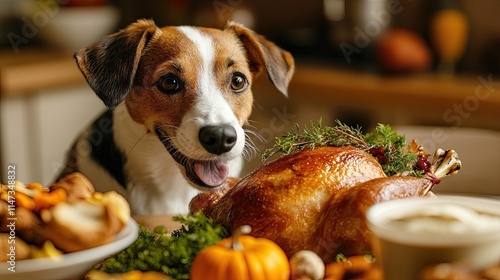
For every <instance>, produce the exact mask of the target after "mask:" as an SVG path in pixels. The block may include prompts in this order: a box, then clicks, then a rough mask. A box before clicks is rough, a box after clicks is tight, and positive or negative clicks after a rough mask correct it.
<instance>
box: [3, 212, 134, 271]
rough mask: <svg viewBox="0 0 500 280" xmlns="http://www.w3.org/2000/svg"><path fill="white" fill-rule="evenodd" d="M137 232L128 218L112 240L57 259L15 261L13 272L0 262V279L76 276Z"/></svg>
mask: <svg viewBox="0 0 500 280" xmlns="http://www.w3.org/2000/svg"><path fill="white" fill-rule="evenodd" d="M138 235H139V227H138V226H137V223H136V222H135V221H134V220H133V219H130V221H129V223H128V224H127V226H126V227H125V228H124V229H123V230H122V231H120V233H118V234H117V235H116V237H115V240H114V241H113V242H111V243H108V244H106V245H102V246H99V247H95V248H92V249H88V250H84V251H80V252H75V253H70V254H64V255H63V256H61V257H60V258H57V259H55V258H41V259H29V260H22V261H16V267H15V272H11V271H9V270H8V268H9V267H10V265H9V264H8V263H6V262H2V263H0V279H9V280H18V279H19V280H21V279H22V280H24V279H39V280H41V279H47V280H49V279H50V280H55V279H80V278H79V277H81V276H82V275H84V274H85V273H86V272H87V271H88V270H89V269H91V268H92V267H93V266H94V265H95V264H96V263H98V262H100V261H102V260H104V259H105V258H107V257H109V256H111V255H113V254H115V253H118V252H120V251H122V250H123V249H125V248H127V247H128V246H130V245H131V244H132V243H133V242H134V241H135V240H136V239H137V237H138Z"/></svg>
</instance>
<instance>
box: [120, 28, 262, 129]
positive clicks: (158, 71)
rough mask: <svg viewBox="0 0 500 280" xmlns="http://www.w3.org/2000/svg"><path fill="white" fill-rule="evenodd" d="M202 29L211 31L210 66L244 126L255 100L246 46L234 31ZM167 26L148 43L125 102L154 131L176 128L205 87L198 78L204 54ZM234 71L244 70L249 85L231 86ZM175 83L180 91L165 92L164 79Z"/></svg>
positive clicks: (224, 94)
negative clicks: (242, 87) (236, 88)
mask: <svg viewBox="0 0 500 280" xmlns="http://www.w3.org/2000/svg"><path fill="white" fill-rule="evenodd" d="M200 30H201V31H202V33H204V34H206V35H207V36H210V38H211V41H212V44H213V50H214V56H213V58H214V60H213V69H210V70H209V71H211V74H213V75H214V79H215V81H216V82H217V86H218V90H219V92H220V94H222V95H223V97H224V99H225V100H227V102H228V103H229V105H230V106H231V108H232V111H233V112H234V114H235V116H236V118H237V119H238V121H239V123H240V125H243V123H244V122H245V121H246V120H247V119H248V117H249V116H250V114H251V110H252V102H253V98H252V93H251V90H250V85H251V82H252V73H251V72H250V70H249V68H248V61H247V57H246V51H245V49H244V48H243V46H242V44H241V42H240V41H239V40H238V39H237V38H236V36H235V35H234V33H232V32H228V31H222V30H216V29H205V28H203V29H200ZM162 31H163V32H162V34H161V36H159V37H158V38H155V39H153V40H152V41H151V42H150V43H149V45H148V47H147V49H146V50H145V51H144V54H143V55H142V57H141V60H140V62H139V66H138V69H137V73H136V77H135V80H134V82H133V86H132V89H131V91H130V94H129V95H128V96H127V99H126V104H127V108H128V111H129V113H130V115H131V116H132V118H133V119H134V120H135V121H137V122H139V123H142V124H144V125H145V126H146V127H147V128H148V129H149V130H150V131H154V128H155V126H157V125H160V126H162V128H163V129H165V130H166V131H169V133H172V132H173V130H174V129H173V128H174V127H175V128H176V127H178V126H179V125H180V124H181V121H182V118H183V116H184V115H185V114H186V112H187V111H189V110H190V108H191V107H192V106H193V104H194V103H195V102H196V100H197V99H198V97H199V96H200V95H201V94H203V91H204V90H206V89H204V88H200V81H199V79H200V78H201V73H200V68H201V66H202V65H203V59H202V55H203V54H200V53H199V52H200V51H199V50H200V48H198V47H197V46H195V45H194V43H193V42H192V41H191V40H190V39H189V38H187V37H186V36H185V34H183V33H182V32H181V31H179V29H177V28H175V27H167V28H163V29H162ZM235 75H242V76H244V77H245V79H246V81H245V82H246V83H247V85H246V88H245V89H244V90H243V91H241V92H235V91H234V90H232V88H231V86H232V80H233V79H235ZM165 79H167V80H165ZM236 79H237V80H236V81H238V78H237V77H236ZM174 82H176V83H177V84H178V85H179V90H178V91H175V90H174V91H165V87H163V88H162V84H163V85H165V84H166V85H167V86H169V85H170V86H171V87H170V88H174V87H173V86H172V84H173V83H174ZM233 87H234V85H233Z"/></svg>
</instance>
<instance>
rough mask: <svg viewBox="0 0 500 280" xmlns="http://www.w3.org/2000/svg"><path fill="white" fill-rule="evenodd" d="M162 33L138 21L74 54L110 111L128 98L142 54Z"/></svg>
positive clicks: (155, 27) (151, 24) (147, 22)
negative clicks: (152, 39)
mask: <svg viewBox="0 0 500 280" xmlns="http://www.w3.org/2000/svg"><path fill="white" fill-rule="evenodd" d="M158 32H161V31H160V29H159V28H158V27H157V26H156V25H155V23H154V22H153V21H152V20H138V21H137V22H135V23H132V24H131V25H129V26H128V27H127V28H125V29H123V30H120V31H119V32H116V33H114V34H111V35H109V36H107V37H105V38H104V39H103V40H101V41H98V42H96V43H94V44H92V45H90V46H88V47H86V48H83V49H81V50H79V51H78V52H76V53H75V59H76V62H77V64H78V67H79V68H80V71H81V72H82V73H83V75H84V76H85V79H86V80H87V82H88V84H89V85H90V87H91V88H92V89H93V90H94V92H95V93H96V94H97V96H99V98H101V99H102V101H103V102H104V104H106V106H108V107H109V108H114V107H115V106H116V105H118V104H119V103H120V102H121V101H122V100H123V99H124V98H125V96H126V95H127V94H128V92H129V91H130V88H131V87H132V83H133V81H134V78H135V73H136V70H137V66H138V64H139V60H140V58H141V54H142V52H143V50H144V48H145V47H146V46H147V45H148V43H149V41H150V40H151V38H152V37H153V36H154V35H155V34H156V33H158Z"/></svg>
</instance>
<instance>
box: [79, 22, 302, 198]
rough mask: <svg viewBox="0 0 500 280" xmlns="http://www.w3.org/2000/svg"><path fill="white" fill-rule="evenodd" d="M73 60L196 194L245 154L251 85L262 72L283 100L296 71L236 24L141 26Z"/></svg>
mask: <svg viewBox="0 0 500 280" xmlns="http://www.w3.org/2000/svg"><path fill="white" fill-rule="evenodd" d="M75 58H76V60H77V63H78V66H79V68H80V70H81V71H82V73H83V75H84V76H85V78H86V80H87V82H88V83H89V85H90V87H91V88H92V89H93V90H94V91H95V93H96V94H97V95H98V96H99V97H100V98H101V99H102V100H103V102H104V103H105V104H106V105H107V106H108V107H109V108H114V107H115V106H116V105H118V104H119V103H121V102H122V101H124V102H125V104H126V107H127V109H128V112H129V114H130V116H131V117H132V119H133V120H134V121H136V122H138V123H141V124H143V125H144V127H145V129H146V131H148V133H151V134H155V135H156V137H158V138H159V139H160V140H161V142H162V143H163V144H164V146H165V147H166V149H167V150H168V151H169V153H170V155H171V156H172V157H173V158H174V159H175V160H176V161H177V162H178V163H179V164H181V165H182V166H183V167H184V169H185V172H184V174H185V176H186V177H187V179H189V181H191V182H192V183H193V185H194V186H195V187H197V188H200V189H207V188H208V189H209V188H213V187H216V186H219V185H221V184H222V183H223V182H224V180H225V179H226V177H227V174H228V165H227V162H228V161H229V160H231V159H234V158H236V157H239V156H240V155H241V154H242V153H243V150H244V147H245V133H244V130H243V128H242V126H243V124H244V123H245V122H246V121H247V119H248V117H249V116H250V113H251V110H252V103H253V97H252V93H251V89H250V87H251V84H252V79H253V78H255V77H257V76H258V75H259V74H260V73H261V72H264V71H265V72H267V74H268V77H269V79H270V81H271V82H272V83H273V84H274V85H275V86H276V88H277V89H278V90H279V91H281V92H282V93H283V94H285V95H286V94H287V87H288V83H289V82H290V79H291V77H292V74H293V71H294V61H293V58H292V56H291V55H290V53H288V52H286V51H284V50H282V49H280V48H279V47H277V46H276V45H274V44H273V43H271V42H270V41H268V40H266V39H265V38H264V37H262V36H260V35H258V34H255V33H254V32H253V31H251V30H249V29H247V28H245V27H243V26H241V25H238V24H235V23H229V24H228V26H227V27H226V28H225V29H223V30H219V29H211V28H200V27H187V26H184V27H164V28H161V29H160V28H158V27H157V26H156V25H155V24H154V22H153V21H150V20H139V21H137V22H135V23H133V24H131V25H130V26H128V27H127V28H125V29H123V30H121V31H119V32H117V33H114V34H111V35H109V36H107V37H106V38H104V39H103V40H102V41H99V42H96V43H94V44H92V45H90V46H89V47H87V48H83V49H81V50H80V51H78V52H77V53H76V54H75Z"/></svg>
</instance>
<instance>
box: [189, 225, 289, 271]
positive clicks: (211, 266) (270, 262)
mask: <svg viewBox="0 0 500 280" xmlns="http://www.w3.org/2000/svg"><path fill="white" fill-rule="evenodd" d="M250 231H251V228H250V226H242V227H240V228H238V229H236V230H235V231H234V233H233V236H232V237H229V238H226V239H223V240H221V241H220V242H219V243H217V244H215V245H212V246H209V247H207V248H205V249H203V250H201V251H200V252H199V253H198V254H197V255H196V257H195V259H194V261H193V263H192V266H191V271H190V279H191V280H288V279H289V278H290V264H289V262H288V258H287V256H286V254H285V252H284V251H283V250H282V249H281V248H280V247H279V246H278V245H277V244H276V243H274V242H273V241H271V240H269V239H266V238H255V237H253V236H250V235H246V234H248V233H250ZM243 234H245V235H243Z"/></svg>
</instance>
